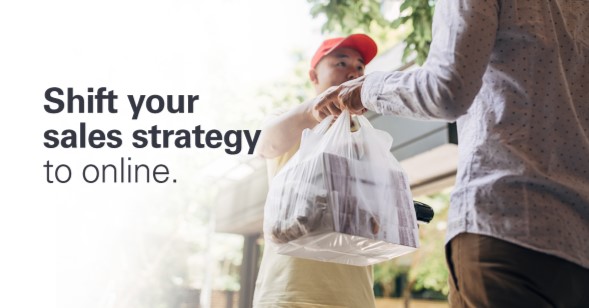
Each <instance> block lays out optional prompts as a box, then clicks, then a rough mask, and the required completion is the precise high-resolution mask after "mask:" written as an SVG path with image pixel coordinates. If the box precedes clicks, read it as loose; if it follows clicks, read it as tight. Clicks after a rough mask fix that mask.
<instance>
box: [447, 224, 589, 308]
mask: <svg viewBox="0 0 589 308" xmlns="http://www.w3.org/2000/svg"><path fill="white" fill-rule="evenodd" d="M446 260H447V262H448V268H449V270H450V276H449V281H448V283H449V284H450V294H449V296H448V301H449V302H450V306H451V307H477V308H479V307H499V308H503V307H534V308H541V307H589V269H587V268H583V267H581V266H579V265H576V264H574V263H571V262H568V261H565V260H563V259H561V258H557V257H554V256H550V255H547V254H543V253H540V252H536V251H533V250H530V249H527V248H523V247H521V246H518V245H515V244H511V243H508V242H505V241H502V240H499V239H496V238H493V237H489V236H484V235H477V234H469V233H462V234H460V235H458V236H457V237H455V238H453V239H452V241H450V243H448V245H446Z"/></svg>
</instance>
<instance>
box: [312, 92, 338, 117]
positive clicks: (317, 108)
mask: <svg viewBox="0 0 589 308" xmlns="http://www.w3.org/2000/svg"><path fill="white" fill-rule="evenodd" d="M336 91H338V87H335V86H334V87H331V88H329V89H327V90H325V91H324V92H323V93H321V94H319V96H317V97H316V98H315V99H314V100H313V102H312V108H311V115H312V116H313V118H314V119H315V120H316V121H317V122H321V121H322V120H323V119H325V118H326V117H328V116H330V115H334V116H335V117H337V116H339V115H340V114H341V113H342V110H341V109H340V104H339V102H338V100H337V92H336ZM327 97H330V99H327Z"/></svg>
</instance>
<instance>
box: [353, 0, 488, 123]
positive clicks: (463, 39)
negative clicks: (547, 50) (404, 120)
mask: <svg viewBox="0 0 589 308" xmlns="http://www.w3.org/2000/svg"><path fill="white" fill-rule="evenodd" d="M498 15H499V5H498V3H497V0H439V1H437V3H436V9H435V12H434V18H433V27H432V28H433V38H432V44H431V47H430V53H429V55H428V58H427V60H426V62H425V64H424V65H423V66H422V67H421V68H418V69H415V70H412V71H407V72H374V73H371V74H368V75H367V76H366V79H365V80H364V84H363V86H362V94H361V95H362V103H363V105H364V107H366V108H367V109H370V110H373V111H375V112H377V113H381V114H394V115H399V116H405V117H413V118H420V119H444V120H449V121H454V120H456V119H457V118H458V117H460V116H461V115H463V114H465V113H466V111H467V110H468V108H469V107H470V105H471V104H472V101H473V100H474V97H475V96H476V94H477V93H478V91H479V90H480V88H481V85H482V77H483V74H484V72H485V70H486V68H487V64H488V61H489V58H490V55H491V51H492V50H493V46H494V43H495V36H496V32H497V28H498Z"/></svg>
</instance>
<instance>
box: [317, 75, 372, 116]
mask: <svg viewBox="0 0 589 308" xmlns="http://www.w3.org/2000/svg"><path fill="white" fill-rule="evenodd" d="M363 83H364V76H362V77H360V78H356V79H353V80H350V81H346V82H344V83H342V84H341V85H339V86H337V87H331V88H329V89H328V90H326V91H325V92H323V93H321V95H319V96H318V97H317V101H316V106H328V107H329V108H326V107H322V110H324V111H326V112H330V113H329V114H333V115H335V116H338V115H339V114H340V113H341V111H342V110H344V109H346V108H347V109H348V110H349V111H350V114H363V113H365V112H366V111H367V109H366V108H364V106H363V105H362V99H361V91H362V84H363Z"/></svg>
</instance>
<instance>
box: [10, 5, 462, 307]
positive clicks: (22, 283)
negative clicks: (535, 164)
mask: <svg viewBox="0 0 589 308" xmlns="http://www.w3.org/2000/svg"><path fill="white" fill-rule="evenodd" d="M433 9H434V2H433V1H428V0H361V1H353V0H347V1H346V0H340V1H335V0H307V1H305V0H285V1H271V0H250V1H242V0H218V1H187V0H186V1H181V0H175V1H165V2H164V1H101V2H81V1H36V2H33V3H27V4H24V3H11V4H2V9H1V10H0V14H1V15H0V19H1V20H2V21H1V22H2V28H3V29H4V30H3V32H2V37H3V40H4V41H6V42H7V44H6V46H7V48H5V49H4V50H3V51H2V53H3V55H2V57H1V58H2V59H1V60H0V61H2V67H3V68H5V69H4V72H3V73H2V78H3V83H4V84H5V85H6V86H5V88H4V89H3V94H2V95H3V99H4V100H5V101H7V102H12V103H11V104H7V105H6V107H5V110H4V111H5V112H4V113H3V114H2V123H1V124H2V132H3V136H2V137H3V140H5V144H7V145H13V146H15V145H18V147H19V148H18V150H10V151H6V154H5V155H7V157H6V161H7V162H12V163H9V164H5V167H4V171H5V172H6V173H5V174H6V176H4V178H3V179H2V186H3V187H6V193H5V194H4V196H3V197H2V205H3V206H5V207H4V209H5V213H6V215H4V220H3V222H2V228H3V230H2V231H4V232H3V235H2V236H3V238H2V239H3V240H4V242H5V243H6V245H7V246H11V247H17V248H15V249H12V250H10V251H9V252H7V253H6V254H5V255H4V258H5V261H4V262H2V263H3V265H2V266H3V272H4V273H7V274H6V275H5V280H6V282H5V284H6V285H5V286H3V287H6V288H5V289H7V290H14V291H13V292H9V293H10V295H8V296H6V297H4V299H2V301H4V302H6V303H9V305H2V306H3V307H19V306H22V307H39V306H42V307H50V306H51V305H52V304H53V303H55V307H60V308H62V307H68V308H69V307H104V308H107V307H109V308H110V307H112V308H115V307H116V308H135V307H137V308H189V307H204V308H209V307H219V308H223V307H240V308H244V307H250V305H251V298H252V294H253V288H254V282H255V279H256V274H257V269H258V265H259V262H260V257H261V252H262V249H263V247H264V241H263V236H262V235H261V231H262V220H263V216H262V213H263V205H264V200H265V195H266V192H267V187H268V179H267V177H266V169H265V162H264V160H262V159H260V158H257V157H255V156H252V155H246V154H245V153H242V154H238V155H228V154H226V153H225V152H224V151H223V150H222V149H218V150H206V149H189V150H182V149H165V150H162V149H142V150H139V149H135V148H133V147H132V146H131V145H130V133H131V132H132V131H133V130H135V129H147V128H149V127H151V125H155V124H157V125H158V126H159V127H160V128H166V129H180V128H183V129H191V128H193V127H194V126H195V125H201V126H202V127H203V129H213V128H214V129H219V130H221V131H225V130H229V129H248V130H255V129H259V128H260V127H261V125H262V123H263V121H264V119H265V118H266V117H267V116H268V115H269V114H270V113H271V112H272V111H273V110H275V109H277V108H283V107H291V106H295V105H297V104H299V103H301V102H302V101H304V100H306V99H308V98H310V97H312V96H313V91H312V88H311V84H310V83H309V81H308V74H307V72H308V66H309V62H310V58H311V56H312V54H313V53H314V51H315V49H316V48H317V46H318V45H319V44H320V42H321V41H322V40H323V39H325V38H329V37H335V36H342V35H347V34H350V33H366V34H369V35H370V36H372V37H373V38H374V39H375V40H376V41H377V44H378V47H379V54H378V56H377V58H376V59H375V60H373V62H372V63H371V64H370V65H369V66H368V67H367V72H371V71H377V70H410V69H413V68H415V67H418V66H419V65H420V64H422V63H423V61H424V60H425V57H426V56H427V52H428V49H429V42H430V41H431V16H432V13H433ZM52 86H59V87H62V88H66V87H73V88H75V89H76V90H77V91H79V92H81V94H84V91H85V90H86V88H87V87H95V88H98V87H100V86H105V87H107V88H108V89H109V90H114V91H115V92H116V94H118V95H119V97H120V98H123V97H125V95H129V94H132V95H139V94H146V95H151V94H159V95H167V94H171V95H189V94H192V95H197V94H198V95H199V96H200V100H199V102H198V108H197V110H196V112H195V113H194V114H181V115H170V114H164V113H162V114H145V115H142V116H141V117H140V119H138V120H134V121H133V120H131V119H130V118H131V116H130V115H131V113H130V108H128V106H124V105H121V106H120V107H119V113H118V114H57V115H49V114H47V113H45V112H43V108H42V105H43V104H44V103H45V101H44V95H43V94H44V91H45V90H46V89H47V88H48V87H52ZM124 102H125V101H124V100H122V99H121V101H120V103H121V104H123V103H124ZM367 116H368V117H369V119H370V120H371V122H372V123H373V125H374V126H375V127H377V128H380V129H383V130H386V131H388V132H389V133H391V135H392V136H393V138H394V140H395V141H394V144H393V148H392V149H391V151H392V153H393V155H395V157H396V158H397V159H398V160H399V161H401V163H402V165H403V167H404V168H405V170H406V171H407V173H408V174H409V177H410V182H411V183H410V184H411V187H412V192H413V195H414V199H415V200H419V201H422V202H424V203H426V204H429V205H430V206H432V207H433V208H434V210H435V218H434V220H433V221H432V222H430V223H429V224H422V225H420V240H421V248H420V249H419V250H418V251H416V252H414V253H411V254H409V255H406V256H403V257H400V258H397V259H394V260H392V261H390V262H385V263H381V264H378V265H376V266H375V267H374V277H375V284H374V293H375V295H376V296H377V298H378V307H446V306H447V304H446V302H445V299H446V294H447V292H448V287H447V282H446V280H447V275H448V273H447V270H446V267H445V260H444V253H443V251H444V246H443V245H444V236H445V229H446V213H447V209H448V205H449V204H448V203H449V193H450V191H451V188H452V185H453V182H454V175H455V171H456V158H457V151H456V144H457V138H456V128H455V126H454V125H453V124H447V123H444V122H424V121H413V120H408V119H401V118H396V117H390V116H379V115H376V114H372V113H368V114H367ZM82 121H84V122H87V123H88V125H90V126H92V127H93V128H101V129H103V130H109V129H119V130H121V131H123V133H124V136H123V137H124V138H123V139H124V145H123V147H121V148H119V149H88V148H87V149H69V150H68V149H47V148H45V147H43V145H42V143H43V138H42V136H43V132H44V131H45V130H47V129H50V128H52V129H58V130H63V129H67V128H75V127H76V125H78V123H79V122H82ZM10 132H18V134H17V133H10ZM122 157H130V158H132V160H133V161H134V162H136V163H145V164H151V165H154V164H157V163H163V164H166V165H168V166H169V168H170V170H171V173H172V175H173V177H174V178H176V179H177V180H178V181H177V183H174V184H172V183H171V182H169V183H166V184H155V183H150V184H141V183H137V184H136V183H133V184H123V183H110V184H108V183H107V184H87V183H83V182H82V181H81V179H80V178H79V176H78V177H77V178H76V176H75V175H74V178H73V179H72V181H71V182H69V183H67V184H48V183H47V182H46V181H45V173H44V172H45V170H44V169H43V168H42V167H41V166H42V165H43V164H44V163H45V162H46V161H47V160H50V161H51V162H52V163H55V164H58V163H67V164H68V165H69V166H71V167H72V168H73V169H74V170H79V169H81V168H82V167H83V166H84V165H85V164H88V163H94V164H108V163H114V162H117V161H119V160H120V158H122ZM3 281H4V280H3ZM32 303H36V304H32Z"/></svg>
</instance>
